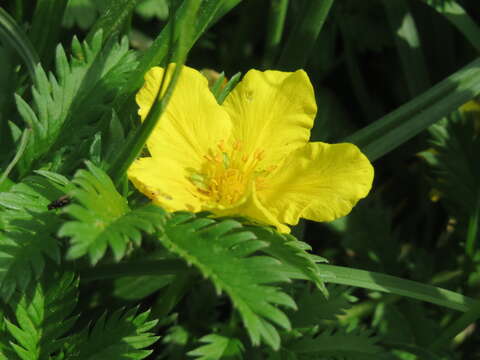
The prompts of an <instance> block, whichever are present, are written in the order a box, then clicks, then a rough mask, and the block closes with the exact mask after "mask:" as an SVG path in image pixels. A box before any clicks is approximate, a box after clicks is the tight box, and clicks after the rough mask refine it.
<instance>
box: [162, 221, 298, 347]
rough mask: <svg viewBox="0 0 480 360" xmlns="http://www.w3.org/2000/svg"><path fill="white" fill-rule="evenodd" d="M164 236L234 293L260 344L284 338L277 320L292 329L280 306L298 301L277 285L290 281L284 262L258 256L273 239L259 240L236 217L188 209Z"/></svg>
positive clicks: (255, 341)
mask: <svg viewBox="0 0 480 360" xmlns="http://www.w3.org/2000/svg"><path fill="white" fill-rule="evenodd" d="M160 241H161V243H162V244H163V245H165V246H166V247H167V249H169V250H170V251H172V252H174V253H176V254H177V255H179V256H180V257H182V258H183V259H184V260H185V261H187V263H189V264H192V265H194V266H195V267H197V268H198V269H199V270H200V272H201V273H202V274H203V275H204V276H205V277H207V278H209V279H210V280H211V281H212V283H213V285H214V286H215V288H216V290H217V292H218V293H220V292H225V293H226V294H227V295H228V296H229V297H230V300H231V301H232V303H233V305H234V306H235V308H236V309H237V310H238V312H239V313H240V316H241V317H242V320H243V323H244V325H245V327H246V329H247V331H248V333H249V335H250V339H251V341H252V343H253V344H254V345H258V344H259V343H260V341H261V340H263V341H265V342H266V343H267V344H268V345H270V346H271V347H272V348H274V349H278V348H279V346H280V337H279V335H278V332H277V330H276V328H275V327H274V326H273V325H272V323H274V324H276V325H278V326H280V327H282V328H284V329H290V321H289V320H288V318H287V317H286V316H285V314H284V313H283V312H282V311H281V310H280V309H278V307H277V306H276V305H282V306H286V307H289V308H296V306H295V303H294V301H293V300H292V299H291V298H290V296H288V295H287V294H285V293H284V292H282V291H281V290H280V289H279V288H277V287H274V286H272V284H273V283H278V282H285V281H289V278H288V277H287V276H285V269H284V268H283V267H282V265H281V264H280V263H279V262H278V261H277V260H275V259H274V258H272V257H269V256H253V253H254V252H256V251H257V250H260V249H263V248H265V247H266V246H268V243H266V242H263V241H260V240H258V239H257V238H256V237H255V235H254V234H253V233H252V232H250V231H245V229H242V227H241V225H240V223H238V222H236V221H233V220H224V221H221V222H216V221H214V220H212V219H208V218H195V217H193V216H192V215H188V214H178V215H176V216H175V217H173V218H172V219H171V220H170V221H169V222H168V223H167V225H166V227H165V232H164V235H163V236H161V237H160Z"/></svg>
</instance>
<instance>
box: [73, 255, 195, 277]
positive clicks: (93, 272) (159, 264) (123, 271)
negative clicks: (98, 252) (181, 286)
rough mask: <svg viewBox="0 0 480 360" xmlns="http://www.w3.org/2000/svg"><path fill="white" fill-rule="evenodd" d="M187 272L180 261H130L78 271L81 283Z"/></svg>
mask: <svg viewBox="0 0 480 360" xmlns="http://www.w3.org/2000/svg"><path fill="white" fill-rule="evenodd" d="M186 271H189V269H188V267H187V266H186V265H185V262H183V261H181V260H155V261H152V260H150V261H145V260H144V261H130V262H123V263H118V264H106V265H97V266H95V267H91V268H88V269H85V270H81V271H80V278H81V279H82V281H92V280H101V279H116V278H120V277H124V276H141V275H178V274H181V273H182V274H183V273H184V272H186Z"/></svg>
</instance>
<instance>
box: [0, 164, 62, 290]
mask: <svg viewBox="0 0 480 360" xmlns="http://www.w3.org/2000/svg"><path fill="white" fill-rule="evenodd" d="M43 174H48V176H49V177H50V178H49V179H46V178H44V177H40V176H38V175H37V176H31V177H28V178H26V179H24V180H23V182H21V183H19V184H16V185H14V186H12V188H11V189H10V191H9V192H3V193H0V224H2V229H1V231H0V259H1V261H0V296H1V297H2V298H4V299H9V298H10V296H11V295H12V293H13V292H14V291H15V289H17V288H18V289H25V288H26V287H27V286H28V285H29V283H30V281H32V280H33V279H38V278H39V277H40V275H41V274H42V273H43V270H44V267H45V257H49V258H51V259H52V260H53V261H55V262H59V261H60V250H59V247H58V243H57V240H56V239H55V238H54V237H53V234H55V233H56V231H57V230H58V227H59V226H60V223H61V220H60V219H59V217H58V216H57V215H56V214H55V212H52V211H48V208H47V206H48V204H49V203H50V202H51V201H53V200H55V199H56V198H58V197H60V196H62V195H64V194H65V191H67V189H68V187H69V184H68V181H67V180H66V179H65V178H63V177H61V176H60V175H53V174H51V173H48V172H43Z"/></svg>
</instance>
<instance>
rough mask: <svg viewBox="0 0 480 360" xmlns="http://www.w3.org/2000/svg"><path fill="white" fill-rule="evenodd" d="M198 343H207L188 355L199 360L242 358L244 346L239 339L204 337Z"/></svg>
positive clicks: (218, 336) (223, 336)
mask: <svg viewBox="0 0 480 360" xmlns="http://www.w3.org/2000/svg"><path fill="white" fill-rule="evenodd" d="M198 341H200V342H202V343H206V344H207V345H202V346H200V347H198V348H196V349H195V350H192V351H189V352H188V353H187V355H190V356H194V357H195V358H196V359H197V360H220V359H223V358H225V357H227V358H232V357H233V358H237V359H238V358H240V359H241V358H242V357H241V354H242V352H243V351H244V346H243V344H242V342H241V341H240V340H239V339H236V338H232V337H228V336H225V335H219V334H210V335H206V336H203V337H202V338H200V339H199V340H198Z"/></svg>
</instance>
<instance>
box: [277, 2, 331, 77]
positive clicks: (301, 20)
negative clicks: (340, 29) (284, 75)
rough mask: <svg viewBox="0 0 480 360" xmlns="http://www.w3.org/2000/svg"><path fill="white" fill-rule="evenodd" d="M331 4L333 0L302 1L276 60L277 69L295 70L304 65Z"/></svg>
mask: <svg viewBox="0 0 480 360" xmlns="http://www.w3.org/2000/svg"><path fill="white" fill-rule="evenodd" d="M332 4H333V0H321V1H305V2H304V3H303V7H302V10H301V14H299V16H298V17H297V22H296V24H295V27H294V28H293V31H292V32H291V34H290V36H289V38H288V40H287V43H286V44H285V47H284V48H283V51H282V54H281V56H280V59H279V61H278V64H277V67H278V68H279V69H281V70H286V71H295V70H298V69H302V68H303V67H305V65H306V64H307V61H308V58H309V56H310V52H311V51H312V49H313V46H314V45H315V42H316V41H317V37H318V34H319V33H320V30H321V29H322V27H323V24H324V23H325V20H326V18H327V15H328V13H329V12H330V8H331V6H332Z"/></svg>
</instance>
